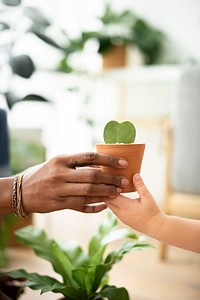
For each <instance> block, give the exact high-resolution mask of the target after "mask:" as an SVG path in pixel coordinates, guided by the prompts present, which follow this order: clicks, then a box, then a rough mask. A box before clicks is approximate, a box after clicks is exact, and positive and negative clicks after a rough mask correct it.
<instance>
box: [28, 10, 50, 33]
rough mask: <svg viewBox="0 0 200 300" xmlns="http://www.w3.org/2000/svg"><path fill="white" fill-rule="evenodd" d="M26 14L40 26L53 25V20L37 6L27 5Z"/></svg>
mask: <svg viewBox="0 0 200 300" xmlns="http://www.w3.org/2000/svg"><path fill="white" fill-rule="evenodd" d="M24 14H25V15H26V16H27V17H29V18H30V19H31V20H32V21H33V24H35V25H37V26H39V27H40V28H46V27H47V26H50V25H51V22H50V21H49V20H48V19H47V18H46V17H45V16H44V15H43V14H42V13H41V10H38V9H37V8H35V7H25V8H24Z"/></svg>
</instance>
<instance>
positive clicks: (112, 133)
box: [103, 121, 136, 144]
mask: <svg viewBox="0 0 200 300" xmlns="http://www.w3.org/2000/svg"><path fill="white" fill-rule="evenodd" d="M135 136H136V129H135V126H134V125H133V124H132V123H131V122H129V121H124V122H122V123H119V122H117V121H110V122H108V123H107V124H106V126H105V128H104V132H103V137H104V142H105V143H106V144H117V143H123V144H132V143H134V141H135Z"/></svg>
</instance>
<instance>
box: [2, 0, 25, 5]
mask: <svg viewBox="0 0 200 300" xmlns="http://www.w3.org/2000/svg"><path fill="white" fill-rule="evenodd" d="M1 1H2V3H3V4H5V5H7V6H17V5H19V4H21V0H1Z"/></svg>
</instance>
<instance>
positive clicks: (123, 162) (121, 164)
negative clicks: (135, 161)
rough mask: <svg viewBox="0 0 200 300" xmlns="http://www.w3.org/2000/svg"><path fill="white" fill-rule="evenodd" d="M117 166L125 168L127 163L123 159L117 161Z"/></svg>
mask: <svg viewBox="0 0 200 300" xmlns="http://www.w3.org/2000/svg"><path fill="white" fill-rule="evenodd" d="M118 164H119V165H120V166H121V167H127V166H128V162H127V161H126V160H125V159H119V161H118Z"/></svg>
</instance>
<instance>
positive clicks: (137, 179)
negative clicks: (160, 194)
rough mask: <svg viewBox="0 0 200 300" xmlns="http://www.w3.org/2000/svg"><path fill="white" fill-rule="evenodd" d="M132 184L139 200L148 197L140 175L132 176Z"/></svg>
mask: <svg viewBox="0 0 200 300" xmlns="http://www.w3.org/2000/svg"><path fill="white" fill-rule="evenodd" d="M133 183H134V185H135V188H136V190H137V192H138V194H139V195H140V198H144V197H145V198H146V197H148V196H149V195H150V193H149V191H148V189H147V187H146V185H145V184H144V181H143V180H142V177H141V176H140V174H135V175H134V176H133Z"/></svg>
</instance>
